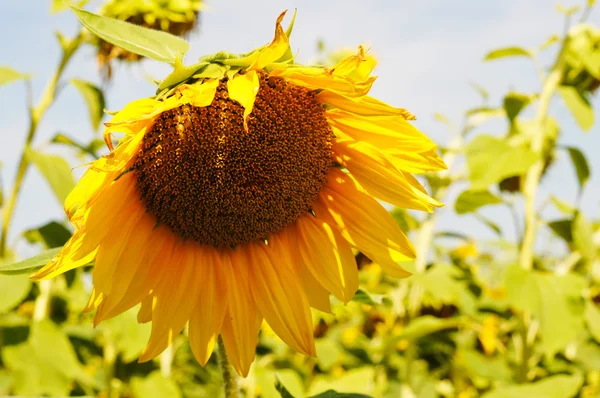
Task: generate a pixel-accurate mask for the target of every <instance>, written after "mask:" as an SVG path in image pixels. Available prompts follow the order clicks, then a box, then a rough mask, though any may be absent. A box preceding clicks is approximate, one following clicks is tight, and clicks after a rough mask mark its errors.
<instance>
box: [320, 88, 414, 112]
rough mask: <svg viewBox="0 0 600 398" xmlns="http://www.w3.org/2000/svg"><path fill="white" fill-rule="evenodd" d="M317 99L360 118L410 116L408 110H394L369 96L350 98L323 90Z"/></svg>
mask: <svg viewBox="0 0 600 398" xmlns="http://www.w3.org/2000/svg"><path fill="white" fill-rule="evenodd" d="M316 98H317V100H319V102H321V103H322V104H327V105H330V106H333V107H335V108H337V109H341V110H343V111H346V112H349V113H352V114H354V115H358V116H401V117H405V116H406V117H408V115H410V113H409V112H408V111H407V110H406V109H403V108H394V107H392V106H390V105H388V104H386V103H385V102H381V101H379V100H377V99H375V98H372V97H369V96H365V97H357V98H348V97H344V96H343V95H341V94H337V93H334V92H332V91H329V90H323V91H321V92H320V93H319V94H317V95H316ZM406 117H405V118H406Z"/></svg>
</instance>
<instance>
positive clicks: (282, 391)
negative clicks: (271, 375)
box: [275, 377, 295, 398]
mask: <svg viewBox="0 0 600 398" xmlns="http://www.w3.org/2000/svg"><path fill="white" fill-rule="evenodd" d="M275 388H276V389H277V391H278V392H279V395H281V398H295V397H294V396H293V395H292V394H291V393H290V392H289V391H288V390H287V388H285V386H284V385H283V383H282V382H281V380H280V379H279V377H277V379H276V382H275Z"/></svg>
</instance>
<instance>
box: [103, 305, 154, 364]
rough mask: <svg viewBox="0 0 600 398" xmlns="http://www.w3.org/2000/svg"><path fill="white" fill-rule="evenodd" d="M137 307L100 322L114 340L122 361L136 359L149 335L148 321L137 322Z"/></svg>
mask: <svg viewBox="0 0 600 398" xmlns="http://www.w3.org/2000/svg"><path fill="white" fill-rule="evenodd" d="M137 311H138V308H131V309H130V310H128V311H126V312H124V313H123V314H121V315H118V316H116V317H114V318H111V319H109V320H107V321H104V322H103V323H102V328H104V330H106V331H107V332H108V333H110V336H111V339H112V340H114V341H115V342H116V346H117V350H118V352H119V353H121V354H122V355H121V358H122V359H123V362H133V361H134V360H136V359H137V358H138V357H139V355H140V353H141V352H142V350H143V349H144V347H145V346H146V342H147V341H148V338H149V337H150V329H151V327H152V326H151V325H150V323H138V321H137Z"/></svg>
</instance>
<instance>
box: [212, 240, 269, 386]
mask: <svg viewBox="0 0 600 398" xmlns="http://www.w3.org/2000/svg"><path fill="white" fill-rule="evenodd" d="M221 265H222V266H223V275H227V276H228V278H229V280H228V282H229V283H228V285H227V287H228V289H227V315H226V316H225V319H224V320H223V327H222V329H221V336H222V337H223V343H224V344H225V349H226V350H227V356H228V357H229V360H230V362H231V365H232V366H233V367H234V369H235V370H236V371H237V372H238V373H239V374H240V375H241V376H242V377H246V376H247V375H248V371H249V370H250V365H251V364H252V362H253V361H254V357H255V355H256V344H257V343H258V332H259V330H260V325H261V323H262V316H261V314H260V312H259V311H258V308H257V307H256V304H255V303H254V299H253V297H252V293H251V292H250V284H249V281H248V278H249V267H250V259H249V258H248V253H246V252H245V251H242V250H240V249H239V248H238V249H236V250H235V251H233V252H232V253H231V257H230V254H228V253H227V252H226V251H222V252H221Z"/></svg>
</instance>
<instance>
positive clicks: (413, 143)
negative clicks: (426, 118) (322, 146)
mask: <svg viewBox="0 0 600 398" xmlns="http://www.w3.org/2000/svg"><path fill="white" fill-rule="evenodd" d="M325 114H326V116H327V119H328V121H329V124H330V125H331V126H332V127H335V128H337V129H339V130H340V131H342V132H343V133H344V134H346V135H347V136H349V137H350V138H352V139H353V140H355V141H367V142H368V143H369V144H371V145H373V146H375V147H376V148H402V149H403V150H404V151H407V152H408V151H424V150H427V149H431V148H435V147H436V145H435V143H434V142H433V141H431V140H430V139H429V138H428V137H427V136H426V135H425V134H423V133H421V132H420V131H419V130H417V128H415V127H414V126H413V125H412V124H410V123H409V122H408V121H406V120H405V119H404V118H403V117H399V116H373V117H356V115H353V114H351V113H347V112H344V111H342V110H340V109H330V110H328V111H326V112H325Z"/></svg>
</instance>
